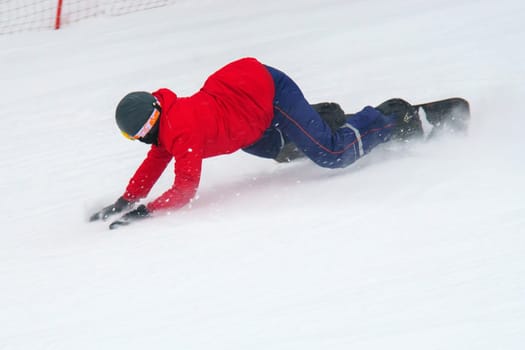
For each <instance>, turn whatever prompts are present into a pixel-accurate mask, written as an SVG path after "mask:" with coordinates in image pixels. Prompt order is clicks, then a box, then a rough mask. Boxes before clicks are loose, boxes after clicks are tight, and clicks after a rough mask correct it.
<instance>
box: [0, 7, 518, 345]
mask: <svg viewBox="0 0 525 350" xmlns="http://www.w3.org/2000/svg"><path fill="white" fill-rule="evenodd" d="M523 18H525V3H524V2H523V1H521V0H515V1H511V0H501V1H492V0H490V1H486V0H462V1H458V0H432V1H430V0H428V1H417V0H406V1H388V0H374V1H357V0H356V1H350V0H323V1H320V0H279V1H271V0H268V1H255V0H252V1H248V0H245V1H234V0H213V1H212V0H193V1H190V0H185V1H179V2H178V3H177V4H176V5H174V6H172V7H166V8H161V9H156V10H151V11H147V12H142V13H136V14H131V15H128V16H122V17H118V18H101V19H93V20H89V21H85V22H82V23H78V24H75V25H71V26H69V27H66V28H65V29H64V30H61V31H58V32H54V31H49V32H39V33H26V34H18V35H8V36H2V37H0V62H1V64H0V67H1V68H0V69H1V72H0V76H1V83H0V84H1V85H0V93H1V96H2V97H1V99H0V116H1V118H2V141H1V143H0V147H1V148H0V154H1V164H2V165H1V178H0V191H1V193H2V201H1V202H0V212H1V213H2V216H1V217H2V219H1V220H2V221H1V233H0V247H1V249H0V349H2V350H4V349H9V350H11V349H272V350H278V349H279V350H280V349H301V350H307V349H491V350H493V349H523V348H524V346H525V200H524V196H525V185H524V183H525V162H524V156H523V151H524V149H525V148H524V146H525V141H524V138H523V131H522V130H523V128H524V127H525V118H524V115H523V96H524V94H525V84H524V83H525V68H524V67H525V64H524V62H525V48H524V46H523V43H524V42H525V25H524V24H523ZM242 56H255V57H258V58H259V59H261V60H262V61H263V62H265V63H267V64H270V65H273V66H276V67H279V68H280V69H282V70H284V71H286V72H288V73H289V74H290V75H291V76H292V77H293V78H294V79H295V80H296V81H297V82H298V83H299V85H300V86H301V87H302V88H303V90H304V92H305V94H306V96H307V97H308V98H309V99H310V100H311V101H312V102H319V101H322V100H330V101H337V102H339V103H340V104H341V105H342V106H343V107H344V108H345V110H347V111H349V112H350V111H355V110H357V109H360V108H361V107H363V106H364V105H367V104H372V105H374V104H378V103H380V102H382V101H383V100H385V99H387V98H390V97H398V96H399V97H405V98H407V99H409V100H410V101H412V102H422V101H429V100H434V99H439V98H443V97H448V96H456V95H457V96H463V97H466V98H467V99H469V100H470V101H471V104H472V113H473V121H472V127H471V130H470V133H469V135H468V137H466V138H453V137H449V138H443V139H440V140H436V141H434V142H429V143H425V144H410V145H407V146H403V147H393V146H391V145H390V146H388V145H385V146H384V147H380V148H379V149H376V150H375V151H374V152H373V153H371V154H370V155H369V156H367V157H365V158H364V159H362V160H361V161H359V162H358V163H356V164H354V165H352V166H350V167H348V168H346V169H342V170H329V169H322V168H319V167H316V166H315V165H314V164H313V163H311V162H309V161H300V162H297V163H292V164H277V163H274V162H273V161H269V160H264V159H258V158H255V157H252V156H250V155H247V154H244V153H242V152H238V153H235V154H233V155H229V156H222V157H217V158H212V159H208V160H206V161H205V163H204V173H203V178H202V185H201V187H200V189H199V194H198V197H197V199H196V200H195V201H194V202H193V203H192V205H191V206H189V207H188V208H184V209H182V210H180V211H178V212H174V213H172V214H171V215H169V216H165V217H160V218H155V219H154V220H148V221H145V222H140V223H136V224H134V225H132V226H129V227H126V228H123V229H119V230H114V231H110V230H108V229H107V225H108V223H88V222H87V217H88V216H89V214H91V213H92V212H94V211H95V210H97V209H99V208H101V207H102V206H104V205H107V204H109V203H111V202H113V201H114V200H115V199H116V198H117V197H118V196H119V195H121V193H122V192H123V190H124V187H125V185H126V184H127V181H128V179H129V177H130V176H131V175H132V174H133V172H134V170H135V168H136V166H137V165H138V164H139V163H140V162H141V160H142V159H143V157H144V155H145V153H146V151H147V147H145V146H144V145H143V144H140V143H138V142H135V143H131V142H129V141H127V140H126V139H124V138H122V137H121V136H120V135H119V133H118V131H117V128H116V126H115V124H114V119H113V113H114V108H115V106H116V104H117V102H118V101H119V100H120V98H121V97H122V96H123V95H124V94H126V93H127V92H129V91H134V90H154V89H157V88H159V87H169V88H172V89H173V90H174V91H176V92H177V93H178V94H180V95H189V94H191V93H193V92H194V91H196V90H197V89H198V88H199V87H200V85H201V84H202V83H203V81H204V80H205V78H206V77H207V76H208V74H210V73H212V72H213V71H215V70H216V69H217V68H219V67H221V66H222V65H224V64H226V63H227V62H229V61H231V60H234V59H236V58H239V57H242ZM170 167H171V166H170ZM172 180H173V175H172V172H171V171H167V172H166V173H165V174H164V176H163V177H162V178H161V180H160V182H159V183H158V185H157V186H156V187H155V188H154V189H153V191H152V197H153V196H156V195H159V194H160V193H162V192H163V191H164V190H165V189H166V188H167V187H168V186H170V185H171V182H172Z"/></svg>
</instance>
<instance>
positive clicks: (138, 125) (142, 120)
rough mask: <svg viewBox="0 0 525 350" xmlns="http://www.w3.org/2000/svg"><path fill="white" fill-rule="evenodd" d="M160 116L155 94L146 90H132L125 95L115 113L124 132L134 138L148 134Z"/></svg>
mask: <svg viewBox="0 0 525 350" xmlns="http://www.w3.org/2000/svg"><path fill="white" fill-rule="evenodd" d="M159 116H160V105H159V102H158V101H157V99H156V98H155V96H153V95H152V94H150V93H149V92H145V91H137V92H130V93H129V94H127V95H126V96H124V98H123V99H122V100H121V101H120V102H119V104H118V106H117V110H116V113H115V119H116V121H117V125H118V127H119V129H120V130H121V131H122V134H123V135H124V136H126V137H127V138H129V139H132V140H136V139H140V138H143V137H144V136H146V135H147V134H148V132H149V131H150V130H151V129H152V128H153V127H154V126H155V124H156V123H157V121H158V119H159Z"/></svg>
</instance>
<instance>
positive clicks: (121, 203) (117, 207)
mask: <svg viewBox="0 0 525 350" xmlns="http://www.w3.org/2000/svg"><path fill="white" fill-rule="evenodd" d="M133 204H134V202H130V201H127V200H125V199H124V198H123V197H120V198H119V199H117V201H116V202H115V203H113V204H111V205H108V206H107V207H105V208H103V209H102V210H100V211H98V212H96V213H95V214H93V215H91V217H90V218H89V221H97V220H104V221H105V220H106V219H107V218H109V217H110V216H111V215H115V214H118V213H120V212H122V211H123V210H126V209H130V208H131V207H132V206H133Z"/></svg>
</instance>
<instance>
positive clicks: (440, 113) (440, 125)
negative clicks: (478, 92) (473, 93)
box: [414, 97, 470, 139]
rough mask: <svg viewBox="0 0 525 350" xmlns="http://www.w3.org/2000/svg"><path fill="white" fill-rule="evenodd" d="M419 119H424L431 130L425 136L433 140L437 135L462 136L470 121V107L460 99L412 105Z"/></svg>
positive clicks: (453, 98)
mask: <svg viewBox="0 0 525 350" xmlns="http://www.w3.org/2000/svg"><path fill="white" fill-rule="evenodd" d="M414 107H416V108H417V109H418V112H419V117H420V118H424V119H426V120H427V121H428V122H429V123H430V124H431V125H432V129H431V130H430V133H429V134H428V136H427V139H428V138H433V137H435V136H437V135H439V134H444V133H448V134H458V133H459V134H464V133H466V132H467V129H468V124H469V121H470V105H469V103H468V101H467V100H465V99H464V98H461V97H452V98H447V99H445V100H439V101H433V102H428V103H422V104H418V105H414Z"/></svg>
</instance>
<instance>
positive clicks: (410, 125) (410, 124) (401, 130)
mask: <svg viewBox="0 0 525 350" xmlns="http://www.w3.org/2000/svg"><path fill="white" fill-rule="evenodd" d="M376 109H377V110H379V111H380V112H381V113H383V114H384V115H387V116H393V117H395V118H396V123H397V125H396V126H395V127H394V130H393V132H392V140H401V141H408V140H411V139H420V138H423V136H424V132H423V126H422V124H421V119H420V118H419V113H418V109H417V108H416V107H414V106H412V105H411V104H410V103H408V102H407V101H405V100H402V99H400V98H393V99H390V100H387V101H385V102H383V103H381V104H380V105H379V106H377V107H376Z"/></svg>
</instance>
